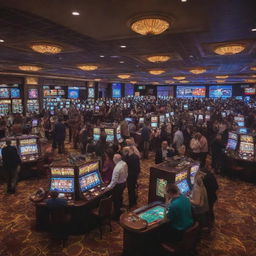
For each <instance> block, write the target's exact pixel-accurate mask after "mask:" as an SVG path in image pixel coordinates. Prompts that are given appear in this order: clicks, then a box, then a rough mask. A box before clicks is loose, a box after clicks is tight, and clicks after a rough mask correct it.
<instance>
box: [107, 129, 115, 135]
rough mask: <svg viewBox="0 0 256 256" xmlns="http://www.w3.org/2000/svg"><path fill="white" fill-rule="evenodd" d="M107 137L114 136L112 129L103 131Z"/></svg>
mask: <svg viewBox="0 0 256 256" xmlns="http://www.w3.org/2000/svg"><path fill="white" fill-rule="evenodd" d="M105 133H106V134H107V135H114V129H105Z"/></svg>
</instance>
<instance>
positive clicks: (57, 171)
mask: <svg viewBox="0 0 256 256" xmlns="http://www.w3.org/2000/svg"><path fill="white" fill-rule="evenodd" d="M51 175H52V176H74V175H75V170H74V169H73V168H69V167H67V168H66V167H58V168H55V167H53V168H51Z"/></svg>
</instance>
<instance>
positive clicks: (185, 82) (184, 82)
mask: <svg viewBox="0 0 256 256" xmlns="http://www.w3.org/2000/svg"><path fill="white" fill-rule="evenodd" d="M180 83H182V84H187V83H189V81H187V80H182V81H180Z"/></svg>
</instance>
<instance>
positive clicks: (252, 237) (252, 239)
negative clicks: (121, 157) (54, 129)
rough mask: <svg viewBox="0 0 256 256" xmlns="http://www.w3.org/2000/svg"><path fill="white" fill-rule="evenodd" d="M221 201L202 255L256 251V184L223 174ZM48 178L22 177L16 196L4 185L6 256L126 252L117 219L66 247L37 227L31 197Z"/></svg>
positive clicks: (0, 194)
mask: <svg viewBox="0 0 256 256" xmlns="http://www.w3.org/2000/svg"><path fill="white" fill-rule="evenodd" d="M151 164H152V160H143V161H142V173H141V176H140V179H139V202H138V206H142V205H144V204H145V203H146V202H147V189H148V177H149V175H148V174H149V167H150V165H151ZM218 182H219V185H220V190H219V200H218V202H217V204H216V224H215V227H214V229H213V231H212V233H211V234H210V235H207V236H206V237H205V238H203V239H202V240H201V242H200V244H199V245H198V255H199V256H206V255H207V256H244V255H247V256H255V255H256V203H255V198H256V189H255V185H252V184H248V183H244V182H241V181H234V180H230V179H227V178H223V177H221V176H218ZM47 183H48V181H47V179H46V178H43V179H30V180H24V181H21V182H20V183H19V185H18V189H17V193H16V194H15V195H6V194H5V193H4V185H3V184H1V187H0V201H1V204H0V216H1V218H0V256H9V255H10V256H39V255H42V256H60V255H62V256H68V255H72V256H80V255H86V256H97V255H101V256H119V255H121V252H122V228H121V227H120V226H119V224H118V223H117V222H113V224H112V226H113V231H112V232H108V231H105V232H104V233H103V239H102V240H100V239H99V233H98V230H97V229H95V230H92V231H91V232H90V233H87V234H84V235H79V236H70V237H69V239H68V242H67V245H66V247H65V248H62V247H61V245H60V244H58V243H56V242H53V241H52V240H51V239H50V238H49V236H48V234H47V233H46V232H38V231H35V229H34V228H33V226H34V223H35V209H34V207H33V204H32V203H31V202H30V201H29V199H28V198H29V196H30V194H31V193H32V192H34V191H36V190H37V189H38V188H39V187H44V188H47Z"/></svg>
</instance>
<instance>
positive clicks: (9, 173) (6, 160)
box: [2, 140, 21, 194]
mask: <svg viewBox="0 0 256 256" xmlns="http://www.w3.org/2000/svg"><path fill="white" fill-rule="evenodd" d="M6 145H7V146H6V147H4V148H3V149H2V159H3V167H4V169H5V172H6V177H7V193H8V194H14V193H15V190H16V184H17V180H18V171H19V165H20V163H21V160H20V156H19V155H18V151H17V149H16V147H14V146H11V141H10V140H7V141H6Z"/></svg>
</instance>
